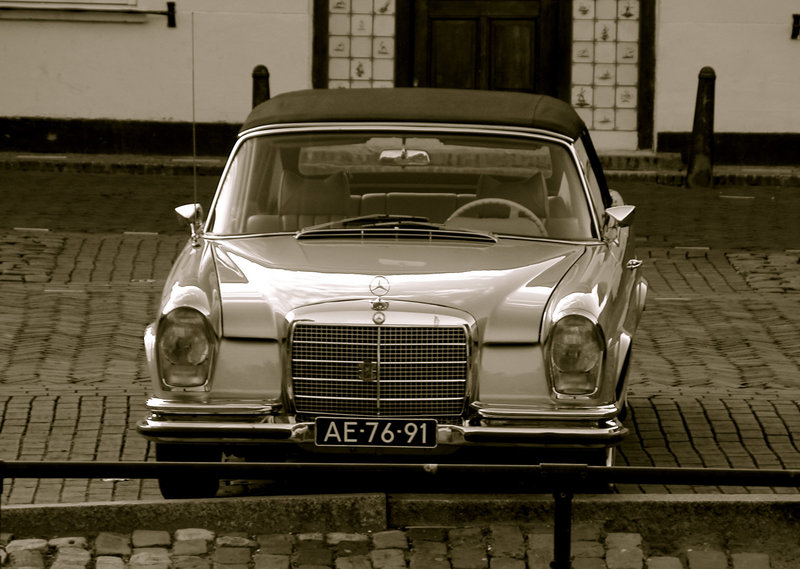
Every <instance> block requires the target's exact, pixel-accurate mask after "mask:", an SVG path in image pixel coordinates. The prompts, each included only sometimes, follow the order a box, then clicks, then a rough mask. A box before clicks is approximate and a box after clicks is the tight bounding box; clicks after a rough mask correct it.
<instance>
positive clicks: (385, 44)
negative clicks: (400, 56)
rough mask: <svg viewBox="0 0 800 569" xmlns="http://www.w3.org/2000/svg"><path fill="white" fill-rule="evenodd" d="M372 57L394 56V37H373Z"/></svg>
mask: <svg viewBox="0 0 800 569" xmlns="http://www.w3.org/2000/svg"><path fill="white" fill-rule="evenodd" d="M372 57H374V58H376V59H384V58H393V57H394V38H373V39H372Z"/></svg>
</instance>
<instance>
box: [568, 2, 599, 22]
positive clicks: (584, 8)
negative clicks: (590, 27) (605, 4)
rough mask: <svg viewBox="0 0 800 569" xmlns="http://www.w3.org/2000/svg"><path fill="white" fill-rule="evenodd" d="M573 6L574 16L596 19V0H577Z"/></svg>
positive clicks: (576, 17)
mask: <svg viewBox="0 0 800 569" xmlns="http://www.w3.org/2000/svg"><path fill="white" fill-rule="evenodd" d="M572 8H573V10H572V17H573V18H575V19H578V20H580V19H584V20H594V0H577V2H575V4H574V5H573V7H572Z"/></svg>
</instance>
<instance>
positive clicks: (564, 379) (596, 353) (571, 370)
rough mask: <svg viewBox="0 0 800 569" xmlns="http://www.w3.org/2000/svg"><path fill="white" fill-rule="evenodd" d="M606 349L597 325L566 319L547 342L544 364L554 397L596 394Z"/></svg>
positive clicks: (585, 321)
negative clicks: (555, 395) (559, 395)
mask: <svg viewBox="0 0 800 569" xmlns="http://www.w3.org/2000/svg"><path fill="white" fill-rule="evenodd" d="M604 353H605V348H604V346H603V337H602V334H601V333H600V329H599V328H598V327H597V325H596V324H595V323H594V322H592V321H591V320H589V319H588V318H585V317H583V316H577V315H570V316H565V317H564V318H562V319H561V320H559V321H558V322H556V323H555V325H554V326H553V329H552V330H551V332H550V337H549V338H548V341H547V362H548V369H549V372H550V379H551V382H552V385H553V390H554V391H555V392H556V393H557V394H561V395H567V396H574V395H591V394H592V393H594V392H595V391H596V390H597V384H598V380H599V378H600V370H601V368H602V363H603V356H604Z"/></svg>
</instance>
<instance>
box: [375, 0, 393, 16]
mask: <svg viewBox="0 0 800 569" xmlns="http://www.w3.org/2000/svg"><path fill="white" fill-rule="evenodd" d="M373 12H374V13H375V14H387V15H388V14H394V13H395V0H374V6H373Z"/></svg>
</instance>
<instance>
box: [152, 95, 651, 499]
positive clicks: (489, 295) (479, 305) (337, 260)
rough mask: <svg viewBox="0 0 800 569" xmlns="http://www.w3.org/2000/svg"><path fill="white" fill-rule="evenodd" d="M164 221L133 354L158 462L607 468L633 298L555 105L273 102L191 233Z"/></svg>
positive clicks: (184, 484)
mask: <svg viewBox="0 0 800 569" xmlns="http://www.w3.org/2000/svg"><path fill="white" fill-rule="evenodd" d="M176 211H177V212H178V213H179V215H180V216H182V217H183V218H184V219H185V220H186V221H187V222H188V225H189V226H190V229H191V236H190V238H189V240H188V242H187V244H186V247H185V248H184V250H183V252H182V253H181V254H180V256H179V257H178V259H177V261H176V262H175V265H174V267H173V269H172V272H171V274H170V275H169V277H168V279H167V282H166V286H165V288H164V293H163V297H162V299H161V303H160V308H159V310H158V314H157V315H156V318H155V321H154V322H153V323H152V324H151V325H150V326H148V327H147V330H146V333H145V339H144V340H145V347H146V354H147V360H148V364H149V370H150V373H151V374H152V378H153V384H152V388H153V394H152V397H150V399H149V400H148V401H147V409H148V413H147V416H146V417H145V418H144V419H143V420H142V421H141V423H140V424H139V425H138V430H139V432H140V433H141V434H142V435H144V436H145V437H147V439H149V440H150V441H152V442H153V443H154V444H155V450H156V459H157V460H160V461H219V460H223V458H224V457H226V456H237V457H243V458H245V459H256V460H259V461H287V460H303V461H313V462H320V461H323V462H328V461H340V462H348V461H358V460H361V461H364V460H366V461H382V462H398V461H406V462H408V461H417V462H424V463H435V462H446V461H451V462H452V461H456V462H458V461H462V460H465V459H466V458H467V457H468V458H469V460H471V461H475V460H493V461H497V460H512V461H517V462H518V461H526V462H528V463H531V464H536V463H539V462H541V461H549V462H554V461H558V462H564V461H569V462H580V463H591V464H598V463H599V464H609V463H611V461H612V460H613V456H614V448H615V445H617V444H618V443H619V442H620V441H621V440H622V439H623V437H624V436H625V435H626V433H627V429H626V428H625V426H623V423H622V418H623V417H624V413H625V408H626V387H627V386H626V377H627V371H628V365H629V362H630V359H631V344H632V339H633V336H634V333H635V331H636V328H637V324H638V322H639V319H640V316H641V313H642V311H643V309H644V304H645V296H646V293H647V284H646V281H645V280H644V278H643V277H642V275H641V271H640V266H641V261H639V260H638V259H637V258H636V257H635V254H634V248H633V245H634V239H633V234H632V225H631V224H632V221H633V217H634V207H633V206H631V205H625V204H624V203H623V201H622V199H621V197H620V196H619V194H617V193H616V192H614V191H611V190H609V188H608V186H607V184H606V179H605V177H604V175H603V172H602V169H601V166H600V162H599V160H598V156H597V154H596V152H595V150H594V147H593V146H592V142H591V140H590V137H589V133H588V131H587V128H586V126H585V125H584V123H583V122H582V121H581V119H580V117H579V116H578V115H577V114H576V113H575V112H574V110H573V109H572V108H571V107H570V106H569V105H568V104H567V103H564V102H562V101H559V100H557V99H554V98H550V97H547V96H541V95H533V94H523V93H511V92H490V91H467V90H464V91H461V90H446V89H374V90H369V89H365V90H309V91H300V92H294V93H286V94H282V95H279V96H276V97H274V98H273V99H271V100H269V101H267V102H265V103H263V104H261V105H259V106H257V107H256V108H255V109H253V111H252V112H251V114H250V115H249V117H248V118H247V120H246V122H245V123H244V125H243V127H242V129H241V131H240V133H239V136H238V139H237V141H236V144H235V146H234V148H233V151H232V153H231V156H230V158H229V160H228V162H227V165H226V166H225V169H224V172H223V174H222V177H221V179H220V183H219V187H218V189H217V191H216V195H215V197H214V200H213V203H212V204H211V206H210V211H208V215H207V217H206V216H205V214H204V212H203V209H202V208H201V207H200V205H199V204H188V205H186V206H181V207H179V208H177V210H176ZM218 482H219V481H218V480H217V479H211V478H208V477H196V478H193V479H190V480H187V479H174V478H169V477H164V478H162V479H161V480H160V484H161V490H162V493H163V494H164V495H165V496H167V497H189V496H208V495H213V494H214V493H215V492H216V491H217V488H218Z"/></svg>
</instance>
